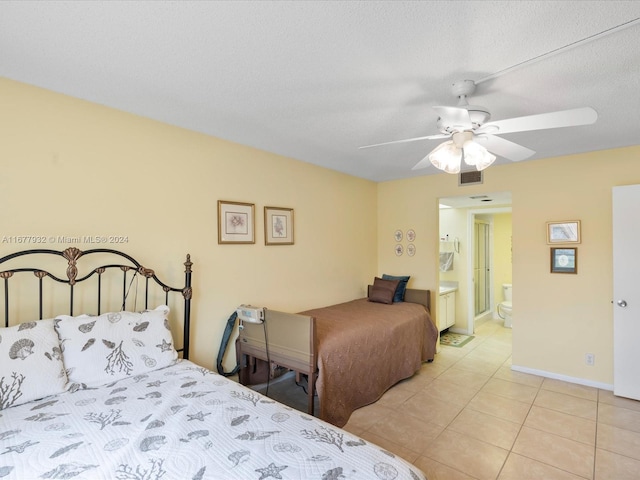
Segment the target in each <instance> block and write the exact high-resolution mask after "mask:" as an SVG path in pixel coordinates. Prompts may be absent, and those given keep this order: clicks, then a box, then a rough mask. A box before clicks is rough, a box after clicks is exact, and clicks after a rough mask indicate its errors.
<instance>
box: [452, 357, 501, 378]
mask: <svg viewBox="0 0 640 480" xmlns="http://www.w3.org/2000/svg"><path fill="white" fill-rule="evenodd" d="M501 366H502V362H489V361H487V360H483V359H480V358H469V357H468V356H466V357H464V358H462V359H460V360H459V361H458V362H457V363H456V367H458V368H462V369H464V370H468V371H470V372H475V373H479V374H481V375H489V376H491V375H493V374H494V373H496V372H497V371H498V370H499V369H500V367H501Z"/></svg>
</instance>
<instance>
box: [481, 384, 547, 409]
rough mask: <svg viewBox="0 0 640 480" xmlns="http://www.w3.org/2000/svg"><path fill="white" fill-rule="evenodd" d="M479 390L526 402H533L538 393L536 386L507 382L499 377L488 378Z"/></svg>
mask: <svg viewBox="0 0 640 480" xmlns="http://www.w3.org/2000/svg"><path fill="white" fill-rule="evenodd" d="M481 391H482V392H484V393H492V394H493V395H499V396H501V397H505V398H508V399H510V400H517V401H519V402H523V403H528V404H532V403H533V401H534V399H535V398H536V395H537V393H538V389H537V388H536V387H530V386H528V385H522V384H520V383H514V382H509V381H506V380H501V379H499V378H492V379H491V380H489V381H488V382H487V384H486V385H485V386H484V387H482V390H481Z"/></svg>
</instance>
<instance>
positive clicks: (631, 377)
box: [613, 185, 640, 400]
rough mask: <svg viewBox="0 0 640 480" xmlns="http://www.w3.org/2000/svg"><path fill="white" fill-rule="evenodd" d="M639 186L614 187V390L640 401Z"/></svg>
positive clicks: (616, 393)
mask: <svg viewBox="0 0 640 480" xmlns="http://www.w3.org/2000/svg"><path fill="white" fill-rule="evenodd" d="M638 212H640V185H628V186H624V187H613V393H614V394H615V395H618V396H621V397H627V398H634V399H636V400H640V368H638V365H640V348H638V341H639V340H640V282H639V281H638V279H639V278H640V252H639V251H638V249H639V248H640V217H639V216H638Z"/></svg>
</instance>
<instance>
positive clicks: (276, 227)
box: [264, 207, 293, 245]
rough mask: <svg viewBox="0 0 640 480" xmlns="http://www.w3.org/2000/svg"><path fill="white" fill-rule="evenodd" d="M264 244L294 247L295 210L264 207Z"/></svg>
mask: <svg viewBox="0 0 640 480" xmlns="http://www.w3.org/2000/svg"><path fill="white" fill-rule="evenodd" d="M264 244H265V245H293V208H280V207H264Z"/></svg>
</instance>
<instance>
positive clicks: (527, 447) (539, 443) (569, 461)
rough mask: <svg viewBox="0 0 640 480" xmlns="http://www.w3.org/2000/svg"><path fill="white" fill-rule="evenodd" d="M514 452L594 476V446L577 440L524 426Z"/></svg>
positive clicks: (561, 468)
mask: <svg viewBox="0 0 640 480" xmlns="http://www.w3.org/2000/svg"><path fill="white" fill-rule="evenodd" d="M513 452H514V453H518V454H520V455H522V456H524V457H527V458H531V459H533V460H537V461H539V462H542V463H545V464H547V465H551V466H553V467H556V468H559V469H560V470H565V471H567V472H570V473H573V474H575V475H578V476H581V477H584V478H589V479H590V478H592V476H593V465H594V448H593V447H592V446H590V445H586V444H584V443H580V442H576V441H575V440H570V439H568V438H563V437H560V436H558V435H554V434H551V433H547V432H542V431H540V430H535V429H533V428H529V427H522V430H521V432H520V434H519V435H518V438H517V439H516V443H515V444H514V446H513Z"/></svg>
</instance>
